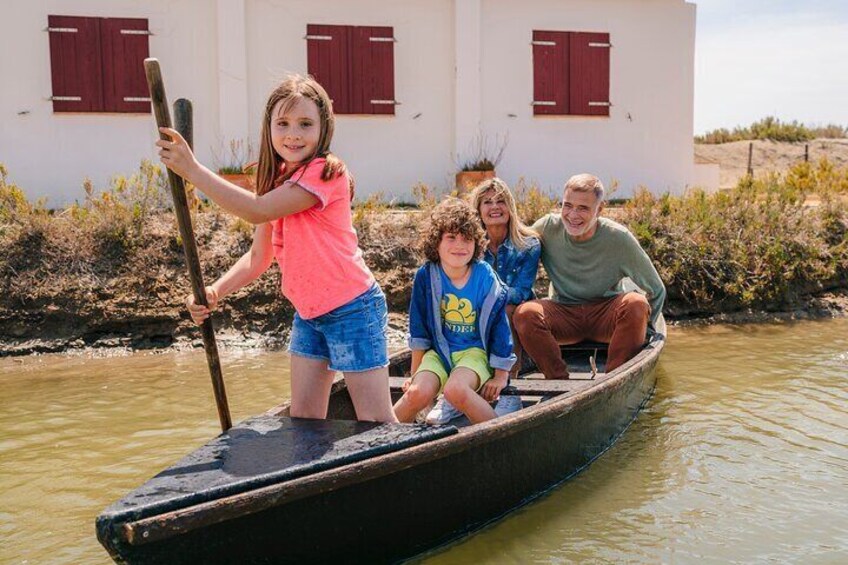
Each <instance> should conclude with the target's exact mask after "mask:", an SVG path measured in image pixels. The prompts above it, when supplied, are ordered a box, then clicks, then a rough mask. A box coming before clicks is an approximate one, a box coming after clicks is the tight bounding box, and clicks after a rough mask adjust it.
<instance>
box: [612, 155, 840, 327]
mask: <svg viewBox="0 0 848 565" xmlns="http://www.w3.org/2000/svg"><path fill="white" fill-rule="evenodd" d="M811 195H816V196H817V197H818V198H819V199H820V205H818V206H814V207H811V206H807V205H805V202H806V201H807V198H808V197H809V196H811ZM846 196H848V169H837V168H834V167H833V166H832V165H831V164H830V163H829V162H827V161H826V160H823V161H821V162H820V163H819V164H818V165H815V166H814V165H811V164H809V163H801V164H799V165H796V166H794V167H793V168H792V169H790V170H789V171H788V172H787V173H786V174H783V175H780V174H772V175H768V176H766V177H764V178H760V179H751V178H745V179H743V180H742V181H740V182H739V184H738V185H737V186H736V187H735V188H733V189H732V190H730V191H728V192H719V193H715V194H707V193H705V192H703V191H701V190H693V191H690V192H688V193H686V194H685V195H683V196H670V195H667V194H666V195H662V196H655V195H653V194H651V193H650V192H648V191H646V190H642V191H640V192H639V193H637V194H636V195H635V196H634V198H633V199H631V200H630V202H628V203H627V204H626V205H625V206H624V208H623V211H622V216H621V221H622V223H624V224H626V225H628V226H629V228H630V229H631V231H633V233H634V234H635V235H636V237H637V238H638V239H639V241H640V242H641V243H642V245H643V247H644V248H645V251H646V252H647V253H648V255H649V256H650V257H651V258H652V259H653V261H654V264H655V265H656V266H657V269H658V270H659V273H660V276H661V277H662V279H663V281H665V283H666V286H667V287H668V289H669V298H670V300H671V301H673V302H677V303H679V304H685V305H687V306H688V307H689V308H690V309H692V310H695V311H705V312H718V311H727V310H734V309H740V308H755V309H762V310H774V309H780V308H784V307H786V306H787V305H791V304H792V303H793V302H795V301H796V300H797V299H798V298H799V297H800V296H802V295H806V294H811V293H815V292H817V291H821V290H825V289H828V288H834V287H837V286H844V285H845V284H848V207H846V204H845V197H846Z"/></svg>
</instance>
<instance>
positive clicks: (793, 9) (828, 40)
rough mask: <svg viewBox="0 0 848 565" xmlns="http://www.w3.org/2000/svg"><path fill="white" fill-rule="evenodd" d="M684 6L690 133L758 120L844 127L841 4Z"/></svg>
mask: <svg viewBox="0 0 848 565" xmlns="http://www.w3.org/2000/svg"><path fill="white" fill-rule="evenodd" d="M690 1H694V2H695V4H697V7H698V9H697V11H698V16H697V18H698V23H697V39H696V47H695V133H696V134H701V133H704V132H705V131H709V130H713V129H716V128H720V127H726V128H728V129H732V128H733V127H734V126H737V125H745V126H747V125H750V124H751V123H752V122H754V121H756V120H758V119H760V118H763V117H765V116H776V117H777V118H780V119H781V120H785V121H792V120H798V121H800V122H803V123H806V124H808V125H825V124H828V123H836V124H840V125H842V126H846V125H848V0H690Z"/></svg>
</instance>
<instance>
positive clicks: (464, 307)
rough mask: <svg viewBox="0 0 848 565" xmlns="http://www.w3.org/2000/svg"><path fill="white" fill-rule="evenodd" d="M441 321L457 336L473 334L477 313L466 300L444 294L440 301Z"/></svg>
mask: <svg viewBox="0 0 848 565" xmlns="http://www.w3.org/2000/svg"><path fill="white" fill-rule="evenodd" d="M440 306H441V311H442V320H444V324H445V326H447V328H448V329H449V330H450V331H452V332H456V333H459V334H466V333H473V332H474V331H475V328H476V325H477V312H475V311H474V308H473V307H472V305H471V301H470V300H468V299H467V298H458V297H457V296H456V295H454V294H450V293H446V294H445V295H444V296H442V301H441V305H440Z"/></svg>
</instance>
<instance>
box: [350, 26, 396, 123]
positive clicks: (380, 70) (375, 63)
mask: <svg viewBox="0 0 848 565" xmlns="http://www.w3.org/2000/svg"><path fill="white" fill-rule="evenodd" d="M394 53H395V48H394V30H393V28H391V27H355V28H353V35H352V41H351V76H352V77H353V79H354V80H353V84H352V85H351V98H352V107H353V111H354V112H356V113H360V114H390V115H394V113H395V103H394V102H395V54H394Z"/></svg>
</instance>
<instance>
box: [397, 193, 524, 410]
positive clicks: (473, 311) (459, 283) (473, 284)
mask: <svg viewBox="0 0 848 565" xmlns="http://www.w3.org/2000/svg"><path fill="white" fill-rule="evenodd" d="M484 238H485V232H484V230H483V228H482V226H481V225H480V222H479V219H478V217H477V214H476V212H475V211H474V209H473V208H471V206H470V205H468V204H467V203H465V202H463V201H461V200H458V199H456V198H449V199H447V200H445V201H443V202H442V203H440V204H439V205H438V206H436V208H435V209H434V210H433V212H432V213H431V214H430V219H429V221H428V223H427V225H426V227H425V229H424V232H423V234H422V240H423V241H422V243H421V247H422V250H423V252H424V255H425V256H426V258H427V262H425V263H424V265H423V266H422V267H421V268H420V269H419V270H418V272H417V273H416V274H415V281H414V282H413V286H412V301H411V303H410V307H409V333H410V339H409V346H410V348H411V349H412V375H413V376H412V377H411V378H410V379H409V380H407V382H406V383H405V385H404V387H405V392H404V395H403V397H401V399H400V400H398V402H397V403H396V404H395V407H394V408H395V414H396V415H397V417H398V420H400V421H401V422H411V421H412V420H414V418H415V415H416V414H417V413H418V412H419V411H420V410H422V409H424V408H425V407H426V406H428V405H429V404H430V403H431V402H432V401H433V399H435V398H436V396H438V394H439V392H441V391H442V390H444V398H443V399H442V400H441V401H440V403H439V404H437V406H436V408H434V409H433V410H432V411H431V412H430V414H428V416H427V422H428V423H431V424H433V423H447V422H448V421H450V420H451V419H452V417H454V416H458V415H459V414H458V413H457V412H456V410H453V412H451V410H452V409H453V407H456V409H458V410H459V411H460V412H462V413H463V414H465V415H466V416H467V417H468V419H469V420H470V421H471V422H472V423H478V422H483V421H486V420H490V419H492V418H494V417H495V416H496V415H497V413H496V412H495V410H493V409H492V407H491V406H490V405H489V402H491V401H494V400H496V399H497V398H498V396H499V395H500V392H501V390H502V389H503V388H504V387H505V386H506V384H507V377H508V373H509V370H510V368H512V365H513V363H514V362H515V355H514V354H513V352H512V334H511V332H510V329H509V322H508V321H507V316H506V309H505V307H506V302H507V291H506V289H505V288H504V286H503V285H502V284H501V282H500V281H499V280H498V277H497V275H496V274H495V272H494V271H493V270H492V268H491V267H490V266H489V265H488V264H487V263H485V262H484V261H481V260H480V258H481V257H482V255H483V251H484V249H485V239H484ZM478 391H479V394H478ZM444 401H447V402H449V403H450V405H452V406H450V407H448V406H445V403H444Z"/></svg>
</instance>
